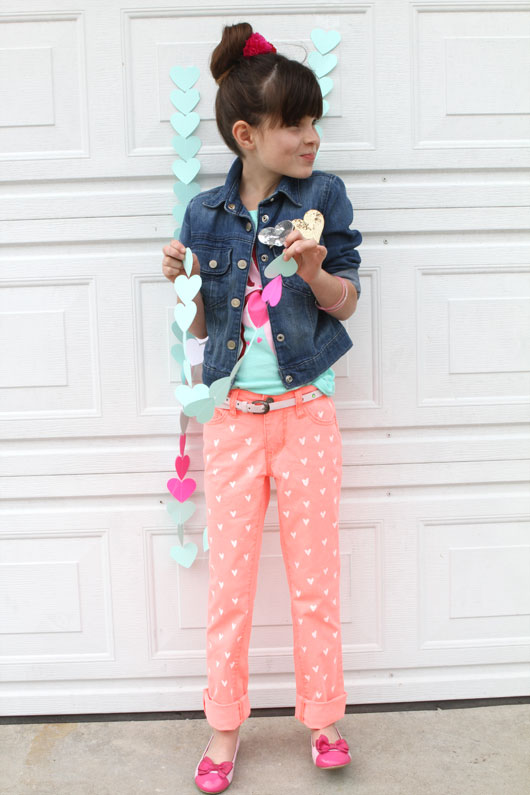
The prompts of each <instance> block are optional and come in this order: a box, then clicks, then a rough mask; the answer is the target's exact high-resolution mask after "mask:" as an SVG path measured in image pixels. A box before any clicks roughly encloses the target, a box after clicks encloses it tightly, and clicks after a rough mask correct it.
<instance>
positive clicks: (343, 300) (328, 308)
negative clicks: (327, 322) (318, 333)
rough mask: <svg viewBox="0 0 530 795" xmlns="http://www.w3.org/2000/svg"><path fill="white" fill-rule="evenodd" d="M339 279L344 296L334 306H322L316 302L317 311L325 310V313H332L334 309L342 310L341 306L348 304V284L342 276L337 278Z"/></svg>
mask: <svg viewBox="0 0 530 795" xmlns="http://www.w3.org/2000/svg"><path fill="white" fill-rule="evenodd" d="M337 279H340V281H341V283H342V295H341V297H340V298H339V300H338V301H337V303H336V304H333V306H320V304H317V302H316V301H315V304H316V306H317V309H323V310H324V312H331V311H332V310H333V309H340V308H341V306H343V304H345V303H346V301H347V299H348V283H347V281H346V279H343V278H342V276H337Z"/></svg>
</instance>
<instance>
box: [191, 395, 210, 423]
mask: <svg viewBox="0 0 530 795" xmlns="http://www.w3.org/2000/svg"><path fill="white" fill-rule="evenodd" d="M214 411H215V403H214V402H213V400H212V398H203V399H202V400H195V401H194V402H193V403H188V405H187V406H184V414H187V415H188V417H195V418H196V419H197V422H208V421H209V420H211V419H212V417H213V414H214Z"/></svg>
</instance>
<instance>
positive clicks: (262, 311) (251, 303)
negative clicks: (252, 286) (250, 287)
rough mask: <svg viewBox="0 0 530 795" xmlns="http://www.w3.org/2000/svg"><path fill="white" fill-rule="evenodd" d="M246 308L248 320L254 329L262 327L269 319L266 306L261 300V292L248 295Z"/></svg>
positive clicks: (255, 291) (257, 291) (256, 291)
mask: <svg viewBox="0 0 530 795" xmlns="http://www.w3.org/2000/svg"><path fill="white" fill-rule="evenodd" d="M247 307H248V313H249V315H250V319H251V320H252V322H253V323H254V326H255V327H256V328H260V326H264V325H265V323H266V322H267V320H268V319H269V312H268V310H267V304H266V303H264V302H263V300H262V298H261V290H254V291H253V292H252V293H251V294H250V296H249V299H248V302H247Z"/></svg>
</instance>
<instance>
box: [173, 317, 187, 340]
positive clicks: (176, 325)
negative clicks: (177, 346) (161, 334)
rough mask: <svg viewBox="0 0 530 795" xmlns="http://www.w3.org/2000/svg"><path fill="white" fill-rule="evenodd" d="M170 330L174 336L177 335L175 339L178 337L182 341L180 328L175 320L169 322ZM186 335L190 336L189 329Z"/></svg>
mask: <svg viewBox="0 0 530 795" xmlns="http://www.w3.org/2000/svg"><path fill="white" fill-rule="evenodd" d="M171 331H172V332H173V334H174V335H175V337H177V339H179V340H180V341H181V342H182V329H181V328H179V326H178V324H177V323H176V322H175V321H173V323H172V324H171ZM188 336H190V333H189V331H188Z"/></svg>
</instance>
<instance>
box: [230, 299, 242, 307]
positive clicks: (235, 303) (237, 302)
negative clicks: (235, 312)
mask: <svg viewBox="0 0 530 795" xmlns="http://www.w3.org/2000/svg"><path fill="white" fill-rule="evenodd" d="M230 303H231V304H232V306H239V304H240V303H241V301H240V300H239V298H232V300H231V301H230Z"/></svg>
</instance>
